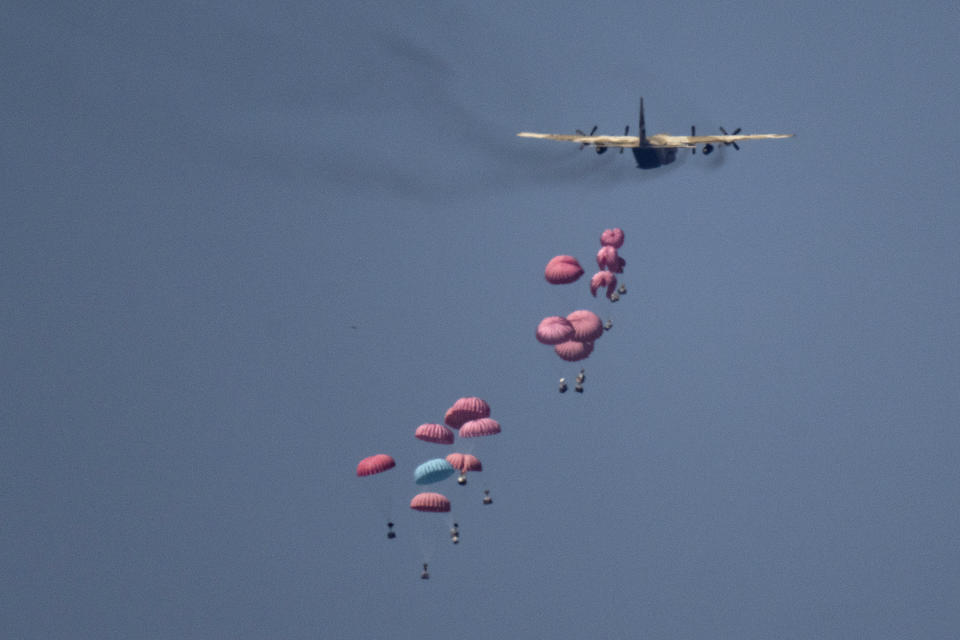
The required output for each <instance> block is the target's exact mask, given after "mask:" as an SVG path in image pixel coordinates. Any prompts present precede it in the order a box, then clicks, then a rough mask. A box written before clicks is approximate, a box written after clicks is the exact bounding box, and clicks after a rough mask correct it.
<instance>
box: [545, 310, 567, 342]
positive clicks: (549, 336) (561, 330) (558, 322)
mask: <svg viewBox="0 0 960 640" xmlns="http://www.w3.org/2000/svg"><path fill="white" fill-rule="evenodd" d="M572 337H573V325H572V324H570V321H569V320H567V319H566V318H561V317H560V316H548V317H546V318H544V319H543V320H541V321H540V324H538V325H537V340H539V341H540V342H542V343H543V344H560V343H561V342H566V341H567V340H569V339H570V338H572Z"/></svg>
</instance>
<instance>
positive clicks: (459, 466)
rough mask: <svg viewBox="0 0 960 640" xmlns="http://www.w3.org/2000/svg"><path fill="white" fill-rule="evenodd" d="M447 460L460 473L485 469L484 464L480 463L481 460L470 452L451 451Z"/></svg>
mask: <svg viewBox="0 0 960 640" xmlns="http://www.w3.org/2000/svg"><path fill="white" fill-rule="evenodd" d="M447 462H449V463H450V466H452V467H453V468H454V469H456V470H457V471H459V472H460V473H466V472H467V471H483V465H482V464H480V460H478V459H477V457H476V456H472V455H470V454H469V453H451V454H450V455H448V456H447Z"/></svg>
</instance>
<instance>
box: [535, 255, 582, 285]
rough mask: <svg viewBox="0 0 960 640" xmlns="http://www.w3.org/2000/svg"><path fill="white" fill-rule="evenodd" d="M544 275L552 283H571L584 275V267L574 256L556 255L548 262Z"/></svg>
mask: <svg viewBox="0 0 960 640" xmlns="http://www.w3.org/2000/svg"><path fill="white" fill-rule="evenodd" d="M543 275H544V276H545V277H546V278H547V282H549V283H550V284H570V283H571V282H576V281H577V280H578V279H579V278H580V276H582V275H583V267H581V266H580V263H579V262H577V259H576V258H574V257H573V256H555V257H554V258H551V259H550V262H548V263H547V266H546V268H545V269H544V270H543Z"/></svg>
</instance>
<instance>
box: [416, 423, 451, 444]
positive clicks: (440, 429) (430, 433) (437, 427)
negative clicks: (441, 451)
mask: <svg viewBox="0 0 960 640" xmlns="http://www.w3.org/2000/svg"><path fill="white" fill-rule="evenodd" d="M413 435H414V436H415V437H417V438H419V439H420V440H425V441H426V442H436V443H437V444H453V432H452V431H450V429H447V428H446V427H445V426H443V425H442V424H434V423H429V422H428V423H426V424H422V425H420V426H419V427H417V430H416V431H415V432H414V434H413Z"/></svg>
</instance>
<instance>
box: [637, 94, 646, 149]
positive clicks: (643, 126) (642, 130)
mask: <svg viewBox="0 0 960 640" xmlns="http://www.w3.org/2000/svg"><path fill="white" fill-rule="evenodd" d="M637 135H638V136H640V146H641V147H645V146H647V125H646V124H645V123H644V122H643V96H640V132H639V133H638V134H637Z"/></svg>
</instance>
